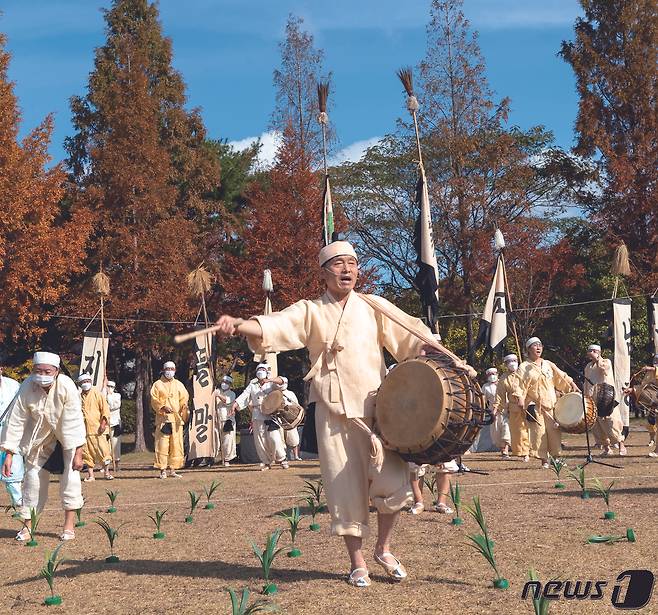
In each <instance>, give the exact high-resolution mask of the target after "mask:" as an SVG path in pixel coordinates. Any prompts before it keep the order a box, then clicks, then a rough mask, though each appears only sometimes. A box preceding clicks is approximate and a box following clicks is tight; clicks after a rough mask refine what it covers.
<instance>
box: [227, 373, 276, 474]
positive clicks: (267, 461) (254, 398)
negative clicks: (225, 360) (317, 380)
mask: <svg viewBox="0 0 658 615" xmlns="http://www.w3.org/2000/svg"><path fill="white" fill-rule="evenodd" d="M269 376H270V366H269V365H268V364H267V363H259V364H258V366H257V367H256V377H255V378H254V379H253V380H252V381H251V382H250V383H249V384H248V385H247V388H246V389H245V390H244V391H242V393H240V395H239V396H238V397H237V399H236V400H235V401H234V402H233V408H232V410H233V414H235V413H236V412H237V411H238V410H244V409H245V408H246V407H247V406H250V407H251V424H252V428H253V432H254V444H255V445H256V453H258V458H259V459H260V469H261V470H269V469H270V468H271V467H272V464H273V463H280V464H281V467H282V468H283V469H284V470H287V469H288V461H287V460H286V445H285V443H284V441H283V435H282V433H281V431H282V430H281V429H280V427H281V426H280V425H279V424H278V423H276V422H275V421H273V420H272V419H271V417H269V416H267V415H265V414H263V413H262V412H261V410H262V406H263V400H264V399H265V396H266V395H267V394H268V393H271V392H272V391H275V390H277V389H278V390H280V391H283V390H285V389H286V388H288V379H287V378H284V377H283V376H277V377H276V378H270V377H269Z"/></svg>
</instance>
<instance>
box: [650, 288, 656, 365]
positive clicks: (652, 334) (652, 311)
mask: <svg viewBox="0 0 658 615" xmlns="http://www.w3.org/2000/svg"><path fill="white" fill-rule="evenodd" d="M648 320H649V339H650V340H651V342H653V354H654V355H658V297H649V319H648Z"/></svg>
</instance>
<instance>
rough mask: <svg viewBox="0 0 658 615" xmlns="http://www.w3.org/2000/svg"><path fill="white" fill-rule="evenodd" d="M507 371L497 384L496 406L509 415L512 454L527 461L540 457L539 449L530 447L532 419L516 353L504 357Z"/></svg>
mask: <svg viewBox="0 0 658 615" xmlns="http://www.w3.org/2000/svg"><path fill="white" fill-rule="evenodd" d="M503 363H504V364H505V369H506V371H505V373H504V374H503V375H502V377H501V378H500V379H499V380H498V383H497V386H496V407H497V409H498V408H501V409H503V410H504V411H506V412H507V415H508V417H509V429H510V438H511V441H512V455H514V456H516V457H522V458H523V461H525V462H527V461H528V460H529V459H530V456H532V457H535V458H538V457H539V451H538V450H536V449H535V450H531V449H530V437H529V427H528V422H529V421H531V420H532V419H531V418H530V417H528V415H527V414H526V411H525V408H524V407H523V389H522V385H521V377H520V376H519V373H518V367H519V359H518V357H517V356H516V355H515V354H508V355H507V356H505V357H503Z"/></svg>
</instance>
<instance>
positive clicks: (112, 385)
mask: <svg viewBox="0 0 658 615" xmlns="http://www.w3.org/2000/svg"><path fill="white" fill-rule="evenodd" d="M116 385H117V383H116V382H112V381H111V380H108V381H107V386H108V387H112V388H114V387H116Z"/></svg>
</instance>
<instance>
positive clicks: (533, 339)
mask: <svg viewBox="0 0 658 615" xmlns="http://www.w3.org/2000/svg"><path fill="white" fill-rule="evenodd" d="M533 344H541V340H540V339H539V338H538V337H531V338H530V339H529V340H528V341H527V342H526V343H525V347H526V348H530V346H532V345H533Z"/></svg>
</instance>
